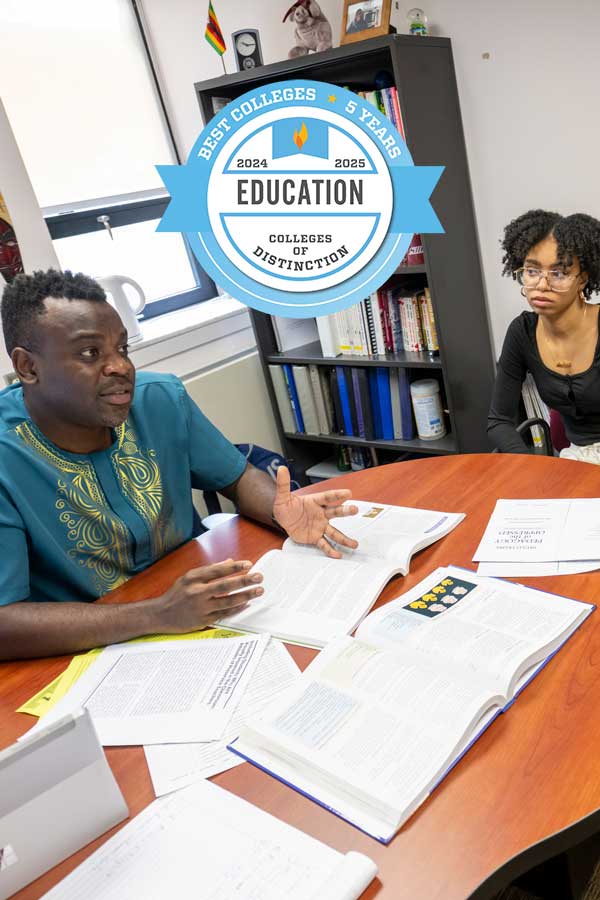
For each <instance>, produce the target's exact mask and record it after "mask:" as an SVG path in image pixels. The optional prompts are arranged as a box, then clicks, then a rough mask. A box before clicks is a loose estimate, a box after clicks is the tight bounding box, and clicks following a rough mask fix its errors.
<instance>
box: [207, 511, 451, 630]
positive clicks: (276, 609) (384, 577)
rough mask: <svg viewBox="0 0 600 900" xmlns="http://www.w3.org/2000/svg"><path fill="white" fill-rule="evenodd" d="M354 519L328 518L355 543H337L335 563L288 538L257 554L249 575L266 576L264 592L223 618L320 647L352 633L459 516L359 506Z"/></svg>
mask: <svg viewBox="0 0 600 900" xmlns="http://www.w3.org/2000/svg"><path fill="white" fill-rule="evenodd" d="M354 505H356V506H357V507H358V514H357V515H355V516H347V517H340V518H334V519H332V520H331V522H332V525H333V526H334V527H335V528H338V529H340V531H343V532H344V534H346V535H347V536H348V537H352V538H355V539H356V540H357V541H358V542H359V546H358V549H356V550H349V549H347V548H343V547H341V546H339V545H335V546H336V548H337V549H338V550H339V551H340V552H341V554H342V558H341V559H331V558H330V557H328V556H325V554H324V553H323V552H322V551H321V550H319V549H317V548H316V547H312V546H304V545H302V544H296V543H295V542H294V541H292V540H291V538H288V539H287V540H286V541H285V542H284V544H283V547H282V549H281V550H270V551H269V552H268V553H265V554H264V556H262V557H261V558H260V559H259V560H258V562H257V563H256V565H255V566H254V567H253V568H252V570H251V571H252V572H261V573H262V574H263V576H264V582H263V587H264V593H263V594H262V595H261V596H260V597H258V598H256V600H252V601H250V603H249V604H248V606H247V607H245V608H244V609H243V610H241V612H239V613H234V614H233V615H231V616H227V617H225V618H223V619H221V624H223V625H226V626H227V627H228V628H235V629H236V630H240V631H250V632H259V633H260V632H265V633H268V634H272V635H273V636H274V637H277V638H279V639H281V640H285V641H289V642H291V643H299V644H305V645H307V646H309V647H324V646H325V644H326V643H328V641H330V640H332V639H333V638H335V637H339V636H340V635H345V634H350V632H351V631H353V630H354V629H355V628H356V626H357V625H358V623H359V622H360V621H361V619H362V618H363V616H365V615H366V613H367V612H368V611H369V609H370V608H371V607H372V606H373V604H374V603H375V601H376V599H377V597H378V596H379V594H380V593H381V591H382V590H383V588H384V587H385V585H386V584H387V582H388V581H389V580H390V578H392V577H393V576H394V575H406V574H407V573H408V570H409V567H410V560H411V558H412V556H413V554H414V553H417V552H418V551H419V550H422V549H424V548H425V547H428V546H429V545H430V544H433V543H435V541H438V540H440V538H443V537H445V535H447V534H449V533H450V532H451V531H452V530H453V529H454V528H456V526H457V525H459V524H460V522H462V520H463V519H464V515H463V514H462V513H444V512H439V511H437V510H429V509H412V508H408V507H402V506H390V505H388V504H385V503H368V502H366V501H364V500H358V501H356V502H355V504H354Z"/></svg>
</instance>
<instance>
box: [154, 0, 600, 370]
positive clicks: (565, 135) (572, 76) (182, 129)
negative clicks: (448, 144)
mask: <svg viewBox="0 0 600 900" xmlns="http://www.w3.org/2000/svg"><path fill="white" fill-rule="evenodd" d="M143 4H144V11H145V15H146V20H147V25H148V29H149V32H150V35H151V39H152V43H153V45H154V50H155V53H156V56H157V59H158V62H159V65H160V70H161V75H162V78H163V82H164V85H165V89H166V93H167V100H168V105H169V108H170V111H171V113H172V117H173V120H174V124H175V131H176V139H177V141H178V144H179V147H180V150H181V152H182V155H183V156H184V157H187V153H188V152H189V150H190V147H191V146H192V144H193V142H194V140H195V139H196V137H197V136H198V133H199V131H200V127H201V118H200V113H199V109H198V105H197V101H196V97H195V95H194V88H193V85H194V82H196V81H202V80H204V79H208V78H214V77H216V76H218V75H220V74H222V72H223V68H222V65H221V61H220V59H219V57H218V55H217V54H216V53H215V51H214V50H212V49H211V48H210V47H209V45H208V44H207V43H206V41H205V40H204V27H205V18H204V16H205V8H204V7H202V6H199V5H198V3H197V0H170V2H169V3H165V2H164V0H143ZM290 4H291V0H289V2H288V0H283V2H282V3H281V4H280V3H273V2H272V0H269V2H266V0H263V2H259V0H245V2H240V0H219V2H218V3H217V4H216V11H217V15H218V17H219V21H220V24H221V27H222V29H223V33H224V35H225V40H226V42H227V41H228V38H229V35H230V34H231V32H232V31H236V30H238V29H239V28H243V27H256V28H258V29H259V31H260V35H261V42H262V47H263V55H264V58H265V62H267V63H268V62H274V61H276V60H278V59H282V58H285V57H286V56H287V51H288V49H289V47H291V46H292V31H293V29H292V26H291V25H290V23H289V21H288V22H286V23H285V25H284V24H282V22H281V19H282V18H283V16H284V15H285V12H286V10H287V8H288V6H289V5H290ZM410 5H411V3H410V2H409V0H406V3H403V2H402V0H394V2H393V3H392V7H393V10H392V24H394V25H395V26H396V28H397V30H398V31H399V32H405V31H406V30H407V22H406V18H405V13H406V10H408V8H409V7H410ZM398 6H399V9H398V8H395V7H398ZM322 7H323V10H324V12H325V13H326V15H327V16H328V18H329V19H330V21H331V24H332V27H333V35H334V46H336V45H337V43H338V39H339V31H340V21H341V9H342V3H341V0H323V2H322ZM424 8H425V11H426V13H427V15H428V17H429V21H430V25H431V32H432V34H438V35H444V36H447V37H450V38H451V39H452V44H453V52H454V60H455V66H456V72H457V80H458V89H459V95H460V101H461V108H462V115H463V123H464V129H465V137H466V142H467V152H468V156H469V164H470V170H471V179H472V186H473V195H474V201H475V210H476V216H477V223H478V229H479V236H480V244H481V254H482V262H483V268H484V275H485V281H486V286H487V299H488V304H489V308H490V318H491V322H492V329H493V334H494V340H495V345H496V349H497V352H499V350H500V347H501V344H502V339H503V336H504V332H505V330H506V326H507V324H508V322H509V321H510V320H511V319H512V318H513V317H514V316H515V315H517V314H518V313H519V312H520V310H521V309H522V308H523V307H522V303H523V301H522V298H521V297H520V296H519V292H518V289H517V288H516V287H515V284H514V283H513V282H512V281H511V280H510V279H505V278H501V277H500V259H501V251H500V247H499V240H500V237H501V235H502V231H503V228H504V226H505V225H506V224H507V222H509V221H510V220H511V219H513V218H514V217H515V216H517V215H519V214H520V213H522V212H525V211H526V210H527V209H530V208H534V207H543V208H546V209H551V210H557V211H558V212H560V213H563V214H568V213H571V212H587V213H590V214H591V215H595V216H597V217H599V218H600V182H599V179H598V175H597V171H596V157H597V153H598V147H599V146H600V122H599V121H598V115H597V106H598V100H597V95H598V85H599V84H600V54H599V52H598V45H599V41H600V3H599V2H598V0H572V2H570V3H566V2H564V0H503V2H501V3H499V2H497V0H427V2H426V3H424ZM415 40H418V38H415ZM230 43H231V41H230V40H229V41H228V44H230ZM484 53H489V54H490V58H489V59H483V58H482V54H484ZM225 63H226V66H227V71H228V72H234V71H235V64H234V61H233V57H232V54H231V51H230V50H229V49H228V51H227V53H226V54H225ZM414 89H415V90H418V84H417V85H414ZM424 114H426V111H425V112H424ZM417 162H418V160H417Z"/></svg>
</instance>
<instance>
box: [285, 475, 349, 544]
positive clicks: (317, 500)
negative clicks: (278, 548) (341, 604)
mask: <svg viewBox="0 0 600 900" xmlns="http://www.w3.org/2000/svg"><path fill="white" fill-rule="evenodd" d="M351 496H352V492H351V491H348V490H343V491H339V490H338V491H323V492H322V493H320V494H306V495H305V496H302V495H300V494H297V493H296V492H294V493H292V492H291V491H290V473H289V469H287V468H286V467H285V466H280V467H279V469H277V492H276V494H275V502H274V504H273V518H274V519H275V521H276V522H277V523H278V524H279V525H281V527H282V528H283V529H285V531H287V533H288V534H289V536H290V537H291V538H292V539H293V540H294V541H297V542H298V543H299V544H316V546H317V547H318V548H319V549H320V550H322V551H323V553H325V554H326V555H327V556H331V557H332V558H333V559H340V557H341V555H342V554H341V553H340V552H339V551H338V550H336V549H335V548H334V547H332V546H331V544H330V543H329V541H330V540H331V541H335V542H336V543H337V544H340V545H341V546H342V547H350V548H351V549H352V550H354V549H356V547H358V542H357V541H355V540H354V539H353V538H349V537H346V535H345V534H342V532H341V531H338V529H337V528H334V527H333V525H331V524H330V521H329V520H330V519H334V518H336V517H338V516H355V515H356V513H357V512H358V508H357V507H356V506H342V503H343V502H344V500H349V499H350V497H351ZM327 538H329V540H327Z"/></svg>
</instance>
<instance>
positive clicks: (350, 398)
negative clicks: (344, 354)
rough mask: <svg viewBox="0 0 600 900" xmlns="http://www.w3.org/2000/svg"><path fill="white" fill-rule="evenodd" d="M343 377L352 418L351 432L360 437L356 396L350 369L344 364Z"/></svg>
mask: <svg viewBox="0 0 600 900" xmlns="http://www.w3.org/2000/svg"><path fill="white" fill-rule="evenodd" d="M344 378H345V379H346V391H347V393H348V402H349V404H350V418H351V420H352V432H353V434H354V436H355V437H360V429H359V424H358V408H357V406H356V397H355V395H354V384H353V381H352V369H351V368H350V366H344Z"/></svg>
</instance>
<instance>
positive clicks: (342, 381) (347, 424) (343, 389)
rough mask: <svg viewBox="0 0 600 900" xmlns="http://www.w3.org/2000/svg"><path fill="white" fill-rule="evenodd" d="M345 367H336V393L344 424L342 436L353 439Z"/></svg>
mask: <svg viewBox="0 0 600 900" xmlns="http://www.w3.org/2000/svg"><path fill="white" fill-rule="evenodd" d="M344 369H345V366H336V367H335V374H336V378H337V386H338V393H339V398H340V407H341V411H342V421H343V423H344V434H347V435H348V436H349V437H355V434H354V429H353V427H352V413H351V411H350V398H349V396H348V387H347V385H346V376H345V374H344Z"/></svg>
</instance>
